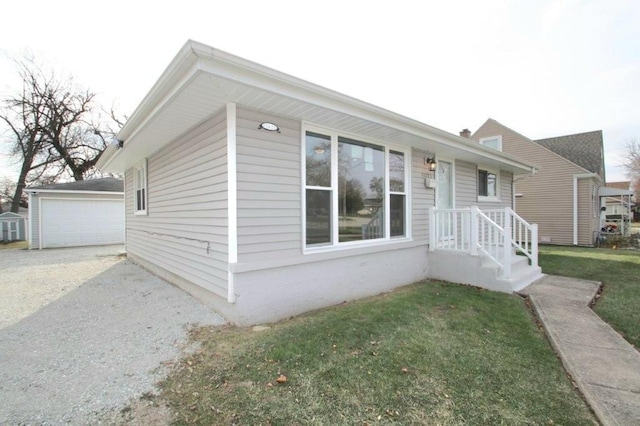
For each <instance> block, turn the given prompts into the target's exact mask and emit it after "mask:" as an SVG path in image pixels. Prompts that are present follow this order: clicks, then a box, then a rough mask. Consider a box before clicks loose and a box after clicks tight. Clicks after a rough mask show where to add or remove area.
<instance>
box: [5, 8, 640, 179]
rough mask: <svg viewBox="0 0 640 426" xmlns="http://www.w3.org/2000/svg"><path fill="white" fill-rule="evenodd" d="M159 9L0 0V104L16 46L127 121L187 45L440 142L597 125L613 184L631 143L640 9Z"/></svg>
mask: <svg viewBox="0 0 640 426" xmlns="http://www.w3.org/2000/svg"><path fill="white" fill-rule="evenodd" d="M161 4H165V3H164V2H157V1H153V2H151V1H150V2H146V1H136V0H128V1H120V0H110V1H103V2H94V1H87V0H83V1H64V0H58V1H50V0H43V1H35V0H21V1H12V2H4V3H3V4H2V7H1V11H2V20H1V24H0V50H1V53H3V54H4V55H5V56H4V57H1V56H0V94H2V95H5V94H6V93H7V92H10V91H15V90H17V89H18V88H19V87H20V86H19V81H17V80H16V77H15V69H14V68H13V65H12V64H11V63H10V61H8V60H7V59H6V55H16V54H19V53H20V52H22V51H23V50H25V49H28V50H29V51H31V52H32V53H34V54H35V56H36V57H37V58H38V59H39V60H43V61H46V62H47V63H49V64H51V65H52V66H53V67H55V68H56V69H58V70H61V71H64V72H67V73H70V74H72V75H73V76H74V77H75V80H76V81H77V82H78V83H80V84H82V85H84V86H86V87H89V88H90V89H91V90H93V91H95V92H97V93H98V94H99V99H100V101H101V102H102V103H103V104H104V105H107V106H109V105H111V104H112V103H115V104H116V105H117V106H118V108H119V110H120V111H121V112H122V113H123V114H131V112H132V111H133V110H134V109H135V107H136V106H137V105H138V103H139V102H140V101H141V99H142V98H143V97H144V95H145V94H146V93H147V91H148V90H149V89H150V88H151V86H152V85H153V84H154V83H155V81H156V79H157V78H158V77H159V76H160V74H161V73H162V71H164V69H165V67H166V66H167V65H168V64H169V62H170V61H171V60H172V59H173V57H174V56H175V54H176V53H177V52H178V50H179V49H180V47H182V45H183V44H184V43H185V42H186V41H187V39H190V38H191V39H194V40H197V41H200V42H203V43H206V44H208V45H211V46H213V47H216V48H218V49H222V50H225V51H227V52H230V53H233V54H235V55H238V56H241V57H244V58H246V59H250V60H252V61H255V62H258V63H260V64H263V65H266V66H269V67H272V68H275V69H277V70H279V71H283V72H286V73H288V74H292V75H294V76H296V77H299V78H303V79H305V80H308V81H311V82H313V83H316V84H319V85H322V86H325V87H328V88H330V89H333V90H337V91H339V92H342V93H344V94H347V95H350V96H353V97H356V98H359V99H361V100H364V101H367V102H370V103H373V104H375V105H378V106H380V107H383V108H386V109H389V110H392V111H394V112H398V113H400V114H403V115H406V116H408V117H411V118H414V119H417V120H419V121H422V122H424V123H427V124H430V125H432V126H435V127H438V128H440V129H443V130H446V131H449V132H451V133H456V134H457V133H458V132H459V131H460V130H461V129H463V128H465V127H466V128H469V129H470V130H471V131H474V130H475V129H477V128H478V127H479V126H480V125H482V123H484V121H485V120H486V119H487V118H489V117H491V118H494V119H496V120H498V121H499V122H501V123H503V124H505V125H507V126H509V127H511V128H512V129H514V130H516V131H518V132H520V133H522V134H524V135H526V136H528V137H530V138H532V139H539V138H546V137H552V136H561V135H567V134H573V133H580V132H587V131H591V130H599V129H601V130H603V131H604V141H605V157H606V167H607V181H610V182H611V181H616V180H623V179H625V175H624V171H623V169H622V168H621V167H619V166H620V163H621V161H622V160H623V158H622V150H623V147H624V144H625V142H627V141H628V140H630V139H633V138H636V139H640V2H638V1H637V0H628V1H627V0H606V1H605V0H592V1H588V0H587V1H579V0H556V1H548V0H529V1H527V0H524V1H515V0H514V1H503V0H483V1H476V0H469V1H455V0H449V1H442V0H439V1H417V0H414V1H403V0H394V1H391V0H389V1H384V2H382V1H373V0H369V1H350V0H340V1H333V0H322V1H315V2H312V1H300V0H299V1H278V0H271V1H264V0H262V1H243V0H226V1H212V0H209V1H202V2H197V1H189V0H181V1H179V2H166V4H170V5H171V6H160V5H161ZM3 160H4V161H3ZM6 160H7V158H6V155H5V156H4V158H2V157H0V175H1V174H5V175H10V176H11V177H13V175H14V174H15V171H14V170H13V169H12V168H11V167H10V165H9V164H8V163H7V162H6ZM14 179H15V178H14Z"/></svg>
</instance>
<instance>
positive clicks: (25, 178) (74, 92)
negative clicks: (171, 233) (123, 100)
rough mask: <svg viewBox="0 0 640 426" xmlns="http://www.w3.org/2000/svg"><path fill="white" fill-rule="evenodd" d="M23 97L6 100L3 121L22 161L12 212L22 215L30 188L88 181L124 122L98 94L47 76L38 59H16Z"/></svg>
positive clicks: (1, 114)
mask: <svg viewBox="0 0 640 426" xmlns="http://www.w3.org/2000/svg"><path fill="white" fill-rule="evenodd" d="M15 62H16V65H17V68H18V73H19V76H20V78H21V80H22V90H21V92H20V93H18V94H16V95H14V96H9V97H7V98H6V99H4V101H3V108H2V109H1V110H0V122H4V123H5V124H6V126H7V127H8V129H9V132H8V134H9V136H8V137H6V138H4V139H3V141H4V142H6V143H8V144H9V147H10V150H9V151H10V153H11V154H12V155H13V156H14V157H15V158H16V161H19V162H20V163H21V167H20V174H19V176H18V179H17V182H16V190H15V194H14V196H13V197H12V198H13V202H12V206H11V210H12V211H14V212H17V211H18V207H19V204H20V200H21V199H22V193H23V191H24V188H25V187H26V186H27V185H28V184H30V183H34V182H45V181H46V182H55V181H57V180H58V179H60V178H61V177H72V178H73V179H75V180H83V179H84V178H85V176H90V175H92V174H94V173H95V164H96V162H97V161H98V159H99V158H100V155H102V152H103V151H104V149H105V148H106V147H107V146H108V144H109V143H110V142H111V140H112V138H113V136H114V134H115V130H113V128H114V127H118V128H119V127H121V126H120V123H121V122H122V119H118V118H117V116H116V114H115V112H114V111H113V109H112V111H111V115H110V116H109V115H108V114H105V113H104V111H103V110H102V109H101V108H100V107H99V106H98V105H97V104H96V102H95V96H96V95H95V93H93V92H91V91H89V90H87V89H80V88H78V87H77V86H76V85H75V84H74V82H73V79H72V78H70V77H68V78H61V77H58V76H57V75H56V74H55V73H54V72H52V71H48V72H45V71H44V70H43V68H42V67H40V66H39V65H38V64H37V63H36V61H35V60H34V59H33V58H30V57H27V56H25V57H23V58H22V59H20V60H16V61H15Z"/></svg>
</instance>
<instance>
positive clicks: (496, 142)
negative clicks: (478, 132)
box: [480, 136, 502, 151]
mask: <svg viewBox="0 0 640 426" xmlns="http://www.w3.org/2000/svg"><path fill="white" fill-rule="evenodd" d="M480 145H484V146H486V147H487V148H491V149H495V150H496V151H502V136H490V137H488V138H480Z"/></svg>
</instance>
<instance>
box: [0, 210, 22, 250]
mask: <svg viewBox="0 0 640 426" xmlns="http://www.w3.org/2000/svg"><path fill="white" fill-rule="evenodd" d="M26 231H27V227H26V225H25V218H24V217H23V216H22V215H20V214H18V213H13V212H5V213H2V214H0V240H1V241H3V242H5V243H8V242H10V241H22V240H26V239H27V233H26Z"/></svg>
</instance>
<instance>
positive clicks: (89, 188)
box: [26, 177, 124, 192]
mask: <svg viewBox="0 0 640 426" xmlns="http://www.w3.org/2000/svg"><path fill="white" fill-rule="evenodd" d="M26 191H28V192H33V191H64V192H69V191H79V192H124V182H123V181H122V179H117V178H111V177H107V178H100V179H87V180H77V181H75V182H64V183H53V184H50V185H41V186H32V187H29V188H27V189H26Z"/></svg>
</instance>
